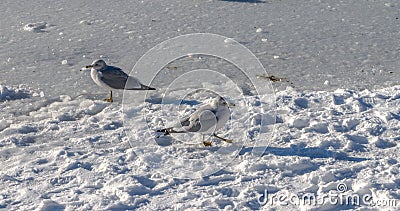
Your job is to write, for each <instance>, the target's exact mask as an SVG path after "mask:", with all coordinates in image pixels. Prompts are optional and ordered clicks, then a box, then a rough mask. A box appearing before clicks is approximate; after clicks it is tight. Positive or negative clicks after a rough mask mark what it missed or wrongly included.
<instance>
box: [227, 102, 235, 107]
mask: <svg viewBox="0 0 400 211" xmlns="http://www.w3.org/2000/svg"><path fill="white" fill-rule="evenodd" d="M235 106H236V104H235V103H229V104H228V107H235Z"/></svg>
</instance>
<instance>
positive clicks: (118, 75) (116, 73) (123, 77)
mask: <svg viewBox="0 0 400 211" xmlns="http://www.w3.org/2000/svg"><path fill="white" fill-rule="evenodd" d="M86 68H91V69H90V70H91V72H90V75H91V76H92V79H93V81H94V82H95V83H96V84H97V85H99V86H101V87H105V88H109V89H110V97H109V98H106V99H104V100H105V101H107V102H113V96H112V90H113V89H126V90H156V89H155V88H152V87H149V86H146V85H143V84H141V83H140V81H139V80H138V79H137V78H135V77H132V76H129V75H128V74H126V73H124V72H123V71H122V70H121V68H118V67H114V66H108V65H107V64H106V62H105V61H103V60H95V61H93V63H92V64H91V65H88V66H86Z"/></svg>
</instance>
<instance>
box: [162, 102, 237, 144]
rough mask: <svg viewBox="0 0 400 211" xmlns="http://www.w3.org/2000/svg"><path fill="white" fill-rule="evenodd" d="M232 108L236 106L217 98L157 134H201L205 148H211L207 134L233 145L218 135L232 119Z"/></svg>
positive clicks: (230, 141)
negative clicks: (230, 108) (230, 118)
mask: <svg viewBox="0 0 400 211" xmlns="http://www.w3.org/2000/svg"><path fill="white" fill-rule="evenodd" d="M231 106H235V104H228V103H227V102H226V101H225V99H224V98H222V97H219V96H218V97H215V98H214V99H213V100H212V101H211V103H209V104H204V105H202V106H200V107H199V108H198V109H197V110H196V111H195V112H194V113H192V114H191V115H190V116H188V117H186V118H183V119H181V120H180V121H179V122H178V123H177V124H175V125H174V126H173V127H169V128H164V129H161V130H157V131H156V132H163V133H164V135H169V134H171V133H190V132H191V133H201V134H202V137H203V140H202V142H203V145H204V146H211V142H206V141H204V135H205V134H207V133H209V134H212V135H213V136H214V137H216V138H219V139H221V140H223V141H225V142H228V143H232V140H229V139H225V138H222V137H220V136H218V135H217V134H216V132H217V131H218V130H219V129H221V128H222V127H224V126H225V124H226V123H227V122H228V120H229V117H230V110H229V107H231Z"/></svg>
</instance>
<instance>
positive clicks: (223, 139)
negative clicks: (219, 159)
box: [213, 133, 232, 143]
mask: <svg viewBox="0 0 400 211" xmlns="http://www.w3.org/2000/svg"><path fill="white" fill-rule="evenodd" d="M213 136H214V137H215V138H219V139H221V140H222V141H225V142H228V143H232V140H230V139H226V138H222V137H219V136H217V134H215V133H213Z"/></svg>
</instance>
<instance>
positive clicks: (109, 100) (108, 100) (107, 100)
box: [104, 90, 113, 103]
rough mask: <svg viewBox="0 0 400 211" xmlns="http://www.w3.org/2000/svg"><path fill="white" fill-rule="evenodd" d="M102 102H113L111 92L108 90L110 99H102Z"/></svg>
mask: <svg viewBox="0 0 400 211" xmlns="http://www.w3.org/2000/svg"><path fill="white" fill-rule="evenodd" d="M104 101H106V102H109V103H112V102H113V97H112V90H110V98H106V99H104Z"/></svg>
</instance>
